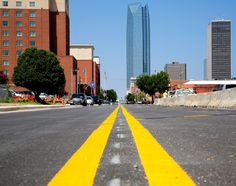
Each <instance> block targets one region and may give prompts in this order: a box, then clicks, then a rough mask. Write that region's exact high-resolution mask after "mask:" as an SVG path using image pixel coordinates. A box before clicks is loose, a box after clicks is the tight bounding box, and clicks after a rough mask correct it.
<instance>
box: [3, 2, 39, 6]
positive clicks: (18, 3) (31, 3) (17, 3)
mask: <svg viewBox="0 0 236 186" xmlns="http://www.w3.org/2000/svg"><path fill="white" fill-rule="evenodd" d="M8 4H9V3H8V1H2V6H5V7H8ZM21 6H22V2H21V1H16V7H21ZM29 6H30V7H35V1H30V2H29Z"/></svg>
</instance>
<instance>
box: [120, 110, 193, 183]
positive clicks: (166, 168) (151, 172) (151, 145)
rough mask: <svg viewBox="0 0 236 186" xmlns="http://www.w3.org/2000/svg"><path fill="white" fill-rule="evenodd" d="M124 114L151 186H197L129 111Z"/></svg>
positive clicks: (124, 111)
mask: <svg viewBox="0 0 236 186" xmlns="http://www.w3.org/2000/svg"><path fill="white" fill-rule="evenodd" d="M121 108H122V112H123V114H124V116H125V118H126V120H127V122H128V125H129V127H130V129H131V132H132V134H133V137H134V141H135V143H136V146H137V149H138V153H139V156H140V159H141V162H142V165H143V168H144V171H145V173H146V176H147V179H148V182H149V185H151V186H153V185H154V186H193V185H196V184H195V183H194V182H193V181H192V179H191V178H190V177H189V176H188V175H187V173H186V172H185V171H184V170H183V169H182V168H181V167H180V166H179V165H178V164H177V163H176V162H175V160H174V159H173V158H172V157H171V156H170V155H169V154H168V153H167V152H166V151H165V150H164V149H163V148H162V147H161V145H160V144H159V143H158V142H157V141H156V140H155V138H154V137H153V136H152V135H151V134H150V132H149V131H148V130H147V129H145V128H144V127H143V126H142V124H141V123H139V121H137V120H136V119H135V118H134V117H133V116H132V115H131V114H130V113H128V111H127V110H126V109H125V108H124V107H121Z"/></svg>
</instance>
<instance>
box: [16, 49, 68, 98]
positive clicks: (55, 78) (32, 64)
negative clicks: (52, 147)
mask: <svg viewBox="0 0 236 186" xmlns="http://www.w3.org/2000/svg"><path fill="white" fill-rule="evenodd" d="M13 81H14V83H15V84H16V85H17V86H22V87H26V88H28V89H29V90H32V91H33V92H34V94H35V98H36V100H37V101H38V102H40V101H41V100H40V99H39V94H40V93H42V92H45V93H47V94H62V93H64V87H65V82H66V80H65V75H64V70H63V68H62V67H61V66H60V63H59V61H58V59H57V57H56V56H55V55H54V54H53V53H52V52H48V51H45V50H40V49H36V48H28V49H26V50H25V52H24V53H23V54H22V55H20V56H19V58H18V61H17V66H16V67H15V68H14V74H13Z"/></svg>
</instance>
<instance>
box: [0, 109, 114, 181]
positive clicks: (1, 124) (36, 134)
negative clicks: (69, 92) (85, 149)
mask: <svg viewBox="0 0 236 186" xmlns="http://www.w3.org/2000/svg"><path fill="white" fill-rule="evenodd" d="M114 108H115V107H114V106H101V107H75V108H73V109H55V110H54V109H52V110H44V111H35V112H19V113H9V114H0V185H2V186H18V185H21V186H37V185H47V183H48V182H49V181H50V179H51V178H52V177H53V176H54V175H55V174H56V172H57V171H58V170H59V169H60V168H61V167H62V166H63V165H64V164H65V162H66V161H67V160H68V159H69V158H70V157H71V156H72V155H73V153H74V152H75V151H76V150H77V149H78V148H79V147H80V146H81V145H82V144H83V143H84V141H85V140H86V139H87V138H88V136H89V135H90V134H91V132H92V131H93V130H95V129H96V128H97V127H98V126H99V125H100V124H101V123H102V121H103V120H104V119H105V118H106V117H107V116H108V115H109V114H110V113H111V112H112V110H113V109H114Z"/></svg>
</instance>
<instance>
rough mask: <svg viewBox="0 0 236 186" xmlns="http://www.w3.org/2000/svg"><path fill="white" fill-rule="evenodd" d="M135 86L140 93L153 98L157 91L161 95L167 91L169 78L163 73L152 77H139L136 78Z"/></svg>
mask: <svg viewBox="0 0 236 186" xmlns="http://www.w3.org/2000/svg"><path fill="white" fill-rule="evenodd" d="M136 85H137V86H138V88H139V89H140V90H141V91H143V92H145V93H147V94H149V95H150V96H153V95H154V93H155V92H157V91H159V92H160V93H163V92H164V91H165V90H167V89H168V86H169V76H168V74H167V73H166V72H163V71H161V72H159V73H157V74H153V75H141V76H138V78H137V80H136Z"/></svg>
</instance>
